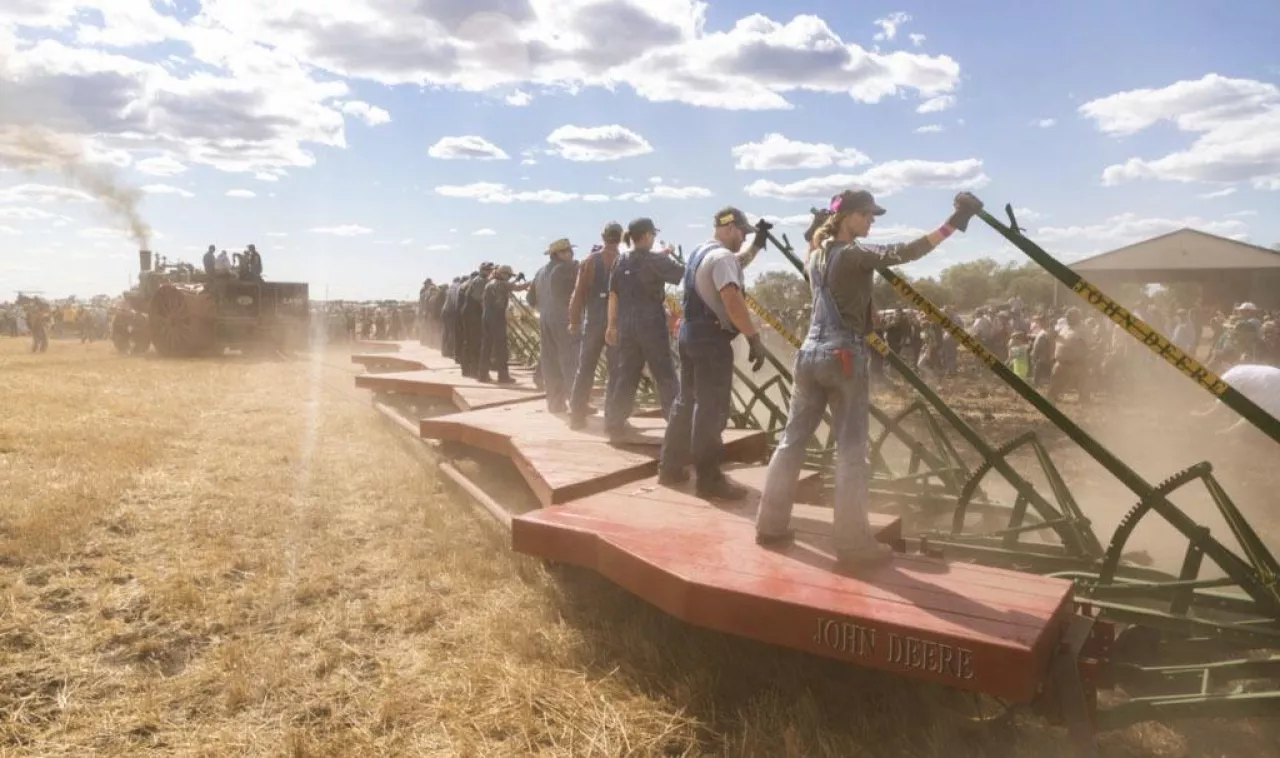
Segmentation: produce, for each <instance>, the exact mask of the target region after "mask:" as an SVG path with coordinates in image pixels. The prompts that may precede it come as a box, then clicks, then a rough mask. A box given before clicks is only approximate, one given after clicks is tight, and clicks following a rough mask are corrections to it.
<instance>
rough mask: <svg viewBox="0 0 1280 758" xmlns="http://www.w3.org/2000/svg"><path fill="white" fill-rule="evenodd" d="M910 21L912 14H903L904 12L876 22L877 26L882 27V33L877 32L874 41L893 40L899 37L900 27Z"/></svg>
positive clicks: (895, 13) (891, 14)
mask: <svg viewBox="0 0 1280 758" xmlns="http://www.w3.org/2000/svg"><path fill="white" fill-rule="evenodd" d="M910 20H911V14H909V13H903V12H902V11H895V12H894V13H890V14H889V15H888V16H886V17H884V18H878V19H876V20H875V25H876V26H878V27H880V31H878V32H876V35H875V36H874V37H872V39H874V40H876V41H877V42H882V41H884V40H891V39H893V38H894V37H896V36H898V27H899V26H902V25H903V24H905V23H907V22H908V21H910Z"/></svg>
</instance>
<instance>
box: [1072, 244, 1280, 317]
mask: <svg viewBox="0 0 1280 758" xmlns="http://www.w3.org/2000/svg"><path fill="white" fill-rule="evenodd" d="M1071 269H1072V270H1073V271H1075V272H1076V273H1078V274H1080V275H1081V276H1083V277H1084V278H1085V279H1088V280H1089V281H1091V282H1093V283H1095V284H1097V285H1098V286H1100V287H1103V288H1104V289H1105V284H1106V283H1107V282H1111V283H1121V282H1126V283H1133V284H1172V283H1178V282H1195V283H1198V284H1200V285H1201V291H1202V293H1203V297H1204V301H1205V302H1206V303H1218V304H1221V305H1226V304H1227V303H1228V302H1230V303H1233V304H1234V303H1240V302H1243V301H1246V300H1248V301H1252V302H1254V303H1257V304H1258V305H1259V306H1261V307H1263V308H1280V251H1276V250H1270V249H1268V248H1265V247H1259V246H1258V245H1251V244H1249V243H1248V242H1240V241H1239V240H1233V239H1229V238H1227V237H1219V236H1218V235H1216V234H1209V233H1208V232H1202V231H1199V230H1197V229H1179V230H1177V231H1174V232H1169V233H1168V234H1162V235H1160V236H1158V237H1152V238H1151V239H1148V240H1143V241H1141V242H1135V243H1133V244H1132V245H1126V246H1124V247H1122V248H1118V249H1116V250H1112V251H1110V252H1107V253H1102V254H1100V255H1095V256H1093V257H1092V258H1085V259H1084V260H1082V261H1076V262H1075V263H1073V264H1071Z"/></svg>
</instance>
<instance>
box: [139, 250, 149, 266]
mask: <svg viewBox="0 0 1280 758" xmlns="http://www.w3.org/2000/svg"><path fill="white" fill-rule="evenodd" d="M138 268H139V269H140V270H142V271H150V270H151V251H150V250H139V251H138Z"/></svg>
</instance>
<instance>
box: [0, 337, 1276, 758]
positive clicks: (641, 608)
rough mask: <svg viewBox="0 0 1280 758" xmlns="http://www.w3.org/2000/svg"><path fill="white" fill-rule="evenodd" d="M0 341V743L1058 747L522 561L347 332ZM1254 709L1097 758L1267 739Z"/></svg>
mask: <svg viewBox="0 0 1280 758" xmlns="http://www.w3.org/2000/svg"><path fill="white" fill-rule="evenodd" d="M26 350H27V342H26V341H24V340H10V339H0V403H3V409H4V410H3V413H0V755H6V756H7V755H31V756H88V755H101V756H125V755H128V756H134V755H182V756H241V755H248V756H296V757H298V758H302V757H304V756H375V755H388V756H419V755H425V756H465V757H471V756H609V757H612V756H703V755H707V756H760V757H761V758H766V757H767V758H775V757H779V756H797V757H801V756H803V757H805V758H808V757H809V756H841V757H842V758H843V757H848V756H885V757H889V756H894V757H897V756H902V757H904V758H905V757H908V756H911V757H915V756H923V757H931V756H937V757H939V758H942V757H944V756H945V757H946V758H961V757H963V756H975V757H977V756H982V757H986V758H996V757H997V756H1009V757H1010V758H1012V757H1014V756H1036V757H1041V756H1043V757H1044V758H1052V757H1053V756H1060V755H1066V752H1065V743H1064V740H1063V739H1062V733H1061V732H1059V731H1058V730H1056V729H1053V728H1050V727H1047V726H1045V725H1043V724H1042V723H1040V722H1038V721H1037V720H1035V719H1034V718H1031V717H1021V716H1020V717H1019V718H1018V720H1017V723H1016V724H1015V725H1013V726H1012V727H1011V728H1007V729H1003V730H1000V731H994V732H992V731H985V732H977V731H974V730H973V729H972V728H971V727H970V725H968V724H966V722H965V720H964V719H963V717H962V716H961V715H960V713H961V712H960V710H958V708H959V706H960V705H962V703H961V702H959V701H960V699H959V698H956V697H955V696H953V695H951V694H949V693H947V692H946V691H944V690H941V689H938V688H933V687H927V686H918V685H915V684H911V683H906V682H903V681H901V680H897V679H894V678H892V677H889V676H884V675H878V674H874V673H868V672H865V671H860V670H857V669H852V668H849V667H845V666H840V665H837V664H835V663H833V662H830V661H827V660H821V659H817V658H812V657H809V656H804V655H799V654H792V653H788V652H785V651H779V650H775V649H771V648H766V647H763V646H759V645H755V644H751V643H748V642H744V641H741V640H737V639H733V638H729V637H725V636H722V635H717V634H711V633H705V632H701V631H699V630H694V629H690V628H688V627H685V626H682V625H680V624H677V623H675V622H673V621H671V620H670V619H668V618H666V617H665V616H663V615H662V614H661V613H659V612H657V611H655V610H653V609H651V608H650V607H648V606H646V605H644V604H643V603H640V602H637V601H635V600H634V599H632V598H630V597H629V596H627V595H626V594H625V593H623V592H621V591H619V590H616V589H614V588H613V587H611V586H609V585H607V584H605V583H603V582H601V581H598V580H596V579H594V578H592V577H590V576H585V575H582V574H580V573H577V572H572V571H563V570H556V569H549V568H547V567H545V566H543V565H542V564H540V563H538V562H535V561H531V560H527V559H524V558H521V557H519V556H514V555H513V554H512V553H511V552H510V551H509V550H508V549H507V547H506V545H505V542H504V535H503V534H502V533H500V532H499V531H497V529H496V528H495V527H494V526H493V525H491V524H490V523H489V522H487V521H485V520H484V519H482V518H480V517H478V516H476V515H475V512H474V510H472V509H471V508H468V507H466V504H465V502H463V501H462V500H461V499H460V498H459V497H458V496H457V495H454V494H451V490H448V489H446V488H445V487H444V485H443V484H442V483H441V481H439V480H438V479H437V477H436V475H435V473H433V467H432V466H431V465H430V455H431V451H430V450H429V448H427V447H426V446H424V445H421V444H420V443H417V442H414V441H412V440H410V439H409V438H408V437H407V435H405V434H404V433H403V432H402V431H401V430H400V429H399V428H397V427H395V426H394V425H393V424H391V423H389V422H387V421H386V420H385V419H383V418H382V417H381V416H380V415H378V414H377V413H375V412H374V411H373V410H372V409H371V407H370V403H369V399H368V398H367V397H366V396H365V395H364V394H363V393H360V392H358V391H356V390H355V389H354V388H353V387H352V381H351V377H352V375H353V370H352V367H351V365H350V364H349V363H348V362H347V359H346V356H345V354H344V353H341V352H334V353H331V354H329V355H321V356H317V357H316V358H315V359H314V360H313V359H300V360H297V361H249V360H241V359H237V358H225V359H220V360H208V361H193V362H166V361H159V360H148V359H137V358H121V357H117V356H116V355H114V353H113V352H112V350H111V348H110V346H109V345H107V344H103V343H99V344H95V345H90V346H82V345H80V344H78V343H73V342H59V341H55V342H53V343H52V344H51V345H50V348H49V352H48V353H47V354H44V355H39V356H32V355H30V354H28V353H26ZM1277 751H1280V742H1278V741H1277V740H1276V737H1275V732H1274V731H1266V730H1264V729H1263V725H1260V724H1257V723H1254V722H1244V721H1240V722H1230V723H1228V722H1221V723H1219V722H1214V723H1209V724H1198V725H1195V726H1194V727H1192V726H1186V727H1166V726H1159V725H1144V726H1140V727H1135V728H1132V729H1129V730H1126V731H1124V732H1120V733H1117V734H1111V735H1107V736H1106V737H1105V739H1104V752H1105V754H1106V755H1107V756H1162V757H1172V756H1187V757H1188V758H1191V757H1193V756H1194V757H1195V758H1200V757H1208V756H1224V757H1225V756H1230V755H1274V754H1277Z"/></svg>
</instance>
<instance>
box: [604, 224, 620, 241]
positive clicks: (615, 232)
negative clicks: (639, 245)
mask: <svg viewBox="0 0 1280 758" xmlns="http://www.w3.org/2000/svg"><path fill="white" fill-rule="evenodd" d="M600 236H601V237H602V238H603V239H606V240H620V239H622V224H619V223H618V222H617V221H610V222H609V223H607V224H605V226H604V231H603V232H601V233H600Z"/></svg>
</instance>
